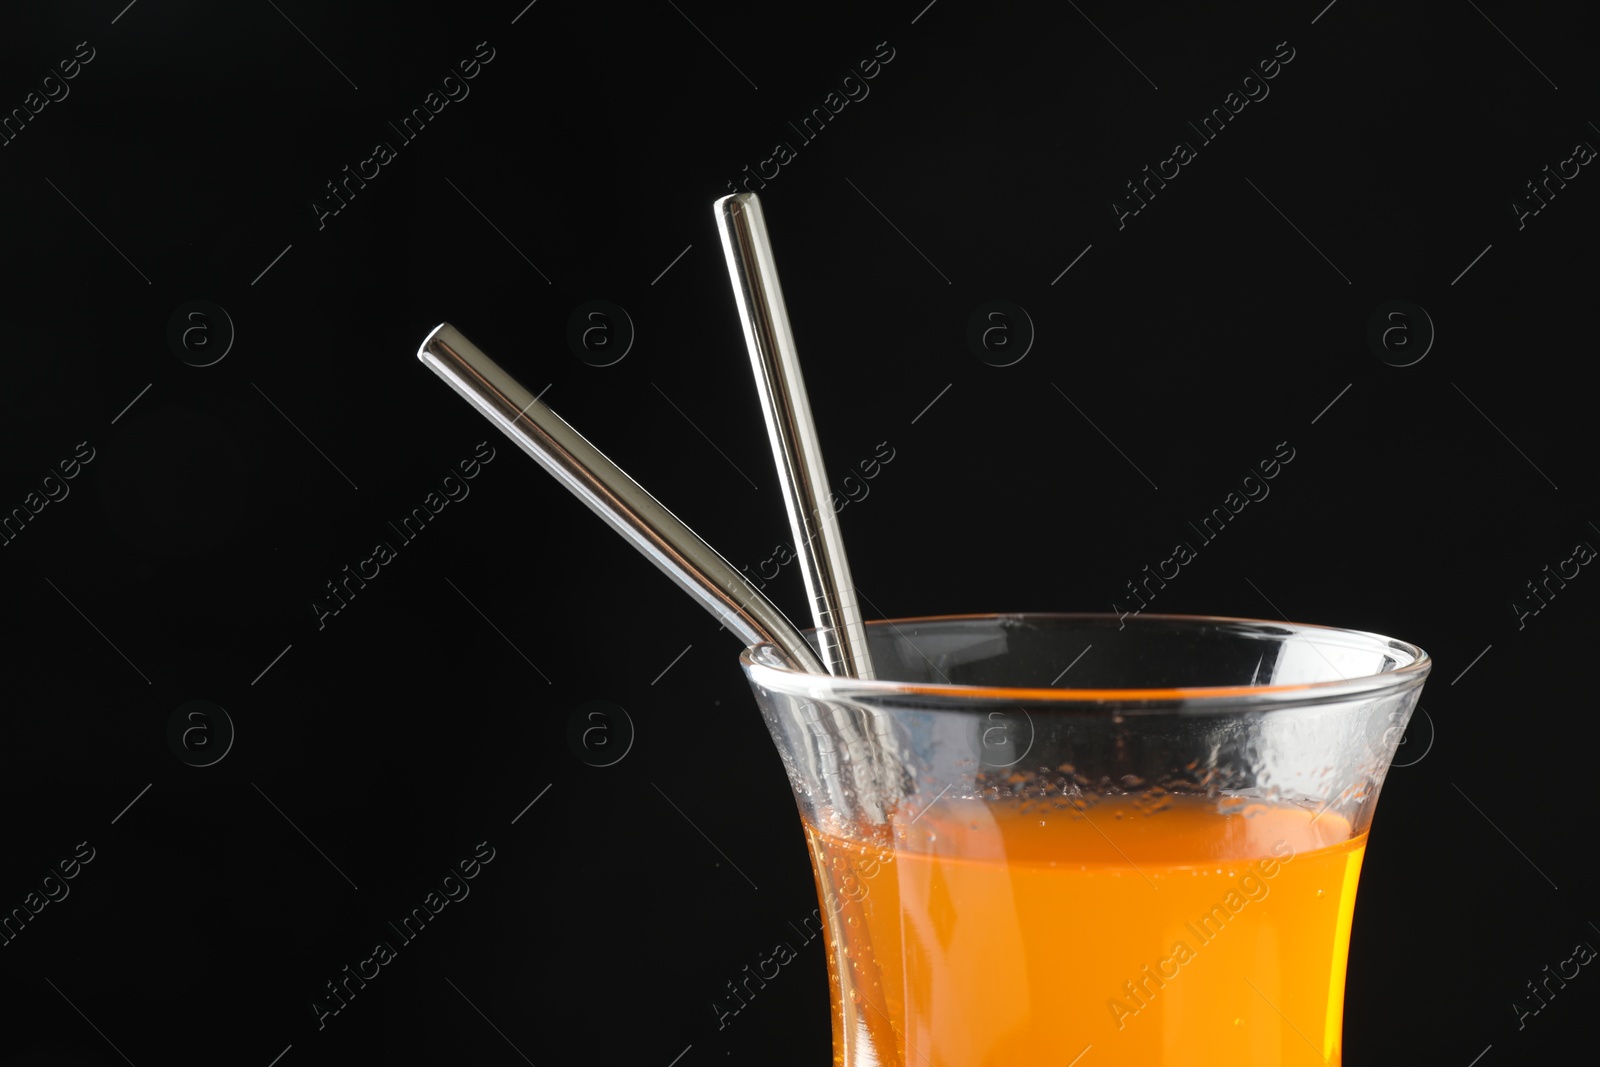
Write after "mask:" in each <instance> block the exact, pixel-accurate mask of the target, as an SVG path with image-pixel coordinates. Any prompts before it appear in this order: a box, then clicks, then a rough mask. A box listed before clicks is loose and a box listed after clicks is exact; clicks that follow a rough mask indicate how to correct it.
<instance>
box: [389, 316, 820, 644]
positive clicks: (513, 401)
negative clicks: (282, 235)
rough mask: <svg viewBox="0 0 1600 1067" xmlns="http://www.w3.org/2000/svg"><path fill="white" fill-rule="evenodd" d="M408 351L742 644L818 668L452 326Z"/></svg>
mask: <svg viewBox="0 0 1600 1067" xmlns="http://www.w3.org/2000/svg"><path fill="white" fill-rule="evenodd" d="M417 358H418V359H420V360H422V362H424V363H426V364H427V365H428V367H429V368H430V369H432V370H433V372H434V373H435V374H437V375H438V376H439V377H441V378H443V379H444V380H445V382H446V383H447V384H448V385H449V386H450V387H451V388H453V389H454V390H455V391H456V392H458V393H460V394H461V395H462V396H463V397H465V398H466V400H467V402H468V403H470V404H471V405H472V406H473V407H475V408H477V409H478V410H479V411H480V412H481V413H482V414H483V415H484V416H485V417H487V418H488V419H489V421H490V422H493V423H494V424H495V425H496V426H498V427H500V429H501V430H502V431H503V432H504V433H505V435H506V436H507V437H509V438H511V440H512V441H513V442H515V443H516V444H517V445H518V446H519V447H520V448H521V449H522V450H523V451H524V452H526V453H527V454H528V455H530V456H532V457H533V458H534V460H535V461H537V462H538V464H539V465H540V466H541V467H543V468H544V469H545V470H547V471H549V472H550V473H551V474H552V475H554V476H555V478H556V480H557V481H559V482H561V484H563V485H565V486H566V487H567V488H568V489H570V490H571V491H572V493H573V495H574V496H576V497H577V498H578V499H579V500H582V501H583V502H584V503H585V504H587V505H589V509H590V510H591V511H593V512H594V513H595V514H596V515H599V516H600V517H601V518H602V519H604V520H606V522H607V523H609V524H610V525H611V526H612V528H614V529H615V530H616V531H617V532H618V533H620V534H622V536H623V537H625V538H627V539H628V540H629V541H630V542H632V544H633V546H634V547H635V548H637V549H638V550H639V551H640V552H642V553H644V555H645V556H646V557H647V558H648V559H649V560H650V562H652V563H654V564H655V565H656V566H657V567H659V568H660V569H661V571H662V572H663V573H664V574H666V576H667V577H669V578H671V579H672V580H673V581H675V582H677V583H678V585H679V586H681V587H682V588H683V589H684V590H685V591H686V592H687V593H689V595H690V596H692V597H694V598H695V600H697V601H699V603H700V604H701V606H703V607H704V608H705V609H706V610H708V611H710V612H711V613H712V614H713V615H716V616H717V617H718V618H720V619H721V620H722V622H723V625H725V626H727V627H728V629H730V630H732V631H733V632H734V633H736V634H738V635H739V637H740V638H742V639H743V640H744V642H745V644H746V645H757V644H761V643H768V644H771V645H774V646H776V647H777V648H778V649H779V650H780V651H782V652H783V653H784V655H786V656H787V657H788V658H789V660H790V662H791V663H792V664H793V665H795V666H796V667H798V668H799V669H801V670H804V671H806V672H808V673H811V674H822V673H823V665H822V662H821V661H820V660H819V659H818V658H817V656H816V654H815V653H814V652H812V650H811V646H810V645H808V644H806V640H805V638H804V637H802V636H801V635H800V632H799V631H798V630H796V629H795V628H794V626H793V624H791V623H790V622H789V620H788V619H787V618H785V617H784V615H783V612H781V611H779V610H778V609H777V607H776V606H775V605H774V604H773V603H772V601H770V600H768V599H767V598H766V597H765V596H764V595H762V593H761V591H760V590H758V589H757V588H756V587H755V586H753V585H751V584H750V583H749V582H748V581H746V580H745V578H744V575H742V574H740V573H739V571H738V569H737V568H736V567H734V566H732V565H731V564H730V563H728V561H727V560H725V559H723V558H722V556H721V555H719V554H718V553H717V550H716V549H714V548H712V547H711V546H710V545H708V544H707V543H706V542H705V541H703V540H701V538H700V536H699V535H698V534H696V533H695V532H694V531H693V530H691V529H689V527H687V526H685V525H684V524H683V523H682V522H680V521H679V520H678V518H677V516H675V515H673V514H672V512H670V511H668V510H667V509H666V508H665V507H663V506H662V505H661V503H660V502H659V501H657V500H656V498H655V497H653V496H651V495H650V494H649V493H647V492H646V491H645V490H644V487H643V486H641V485H640V484H639V483H638V482H636V481H634V480H633V479H632V478H630V477H628V475H627V474H626V473H624V472H623V470H622V469H621V468H620V467H618V466H617V465H616V464H615V463H612V462H611V461H610V460H609V459H607V458H606V457H605V456H604V455H603V454H602V453H601V452H600V450H599V449H597V448H595V447H594V446H593V445H591V444H590V443H589V442H588V441H586V440H584V438H583V435H582V434H580V433H578V431H577V430H574V429H573V428H572V427H571V426H569V425H568V424H567V422H566V421H565V420H564V419H562V418H561V416H559V415H557V414H556V413H555V412H553V411H551V410H550V409H549V408H548V407H546V406H545V405H544V404H541V403H540V402H539V401H538V400H537V399H536V398H535V397H534V395H533V394H532V393H530V392H528V390H527V389H525V388H524V387H523V386H522V384H521V383H520V382H518V381H517V380H516V379H515V378H513V377H511V375H510V374H507V373H506V372H505V370H504V369H502V368H501V367H500V365H499V364H497V363H495V361H494V360H492V359H490V358H489V357H488V356H486V355H484V353H483V351H482V350H481V349H479V348H478V347H477V346H476V345H474V344H473V343H472V342H471V341H469V340H467V339H466V338H465V337H463V336H462V335H461V332H460V331H459V330H457V329H456V328H455V327H454V326H451V325H450V324H449V323H448V322H445V323H440V324H439V325H438V326H437V327H435V329H434V331H433V332H432V333H430V334H429V335H428V338H427V340H425V341H424V342H422V347H420V348H419V349H417Z"/></svg>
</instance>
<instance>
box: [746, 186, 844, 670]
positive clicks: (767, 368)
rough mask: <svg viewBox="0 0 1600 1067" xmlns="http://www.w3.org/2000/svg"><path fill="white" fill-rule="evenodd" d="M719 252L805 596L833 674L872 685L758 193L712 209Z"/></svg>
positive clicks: (797, 357) (834, 517)
mask: <svg viewBox="0 0 1600 1067" xmlns="http://www.w3.org/2000/svg"><path fill="white" fill-rule="evenodd" d="M715 212H716V217H717V228H718V231H719V232H720V233H721V234H722V251H723V254H724V255H725V256H726V257H727V261H728V275H729V277H730V279H731V280H732V282H733V292H734V298H735V300H736V301H737V303H738V305H739V321H740V322H741V323H743V325H744V340H745V345H746V347H747V348H749V350H750V364H751V367H752V368H753V369H754V371H755V378H756V389H757V391H758V392H759V393H760V395H761V410H762V414H763V415H764V416H765V417H766V422H767V437H768V439H769V440H770V441H771V444H772V456H773V459H774V460H775V461H776V463H777V467H778V478H779V480H780V481H781V482H782V484H783V502H784V505H785V507H787V508H788V511H789V529H790V532H792V533H793V534H794V539H795V544H796V545H797V546H798V548H797V553H798V555H799V556H800V559H801V560H802V562H803V565H804V569H803V571H802V574H803V576H804V578H805V583H806V593H807V595H808V596H809V597H810V598H811V615H812V618H813V619H814V620H815V622H816V624H817V633H818V637H819V638H820V643H821V647H822V661H823V663H825V664H826V665H827V668H828V673H829V674H832V675H835V676H842V677H848V678H872V677H873V676H874V675H873V670H872V659H871V657H870V656H869V655H868V653H867V636H866V631H865V630H864V629H863V627H862V625H861V609H860V608H859V607H858V606H857V604H856V587H855V585H854V584H852V583H851V581H850V564H849V562H848V561H847V560H846V558H845V552H844V536H843V534H841V533H840V530H839V519H838V516H837V515H836V514H835V513H834V510H833V502H832V499H831V497H830V494H829V493H828V476H827V472H826V470H825V469H824V467H823V464H822V448H821V446H820V444H819V443H818V441H817V427H816V424H815V423H814V422H813V421H812V418H811V403H810V401H809V400H808V399H807V397H806V385H805V379H804V378H803V377H802V376H801V374H800V359H799V355H798V354H797V353H796V351H795V344H794V333H793V332H792V331H791V330H790V329H789V312H788V310H787V309H786V308H785V307H784V303H783V291H782V289H780V288H779V286H778V267H777V264H776V262H775V261H774V260H773V257H772V241H771V239H770V238H769V237H768V236H767V224H766V220H765V218H764V217H763V216H762V213H761V201H760V199H759V198H758V197H757V196H756V195H755V194H754V193H736V194H734V195H733V196H725V197H723V198H722V199H720V200H718V201H717V202H716V205H715Z"/></svg>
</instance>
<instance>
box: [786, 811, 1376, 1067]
mask: <svg viewBox="0 0 1600 1067" xmlns="http://www.w3.org/2000/svg"><path fill="white" fill-rule="evenodd" d="M1129 799H1130V800H1133V799H1135V798H1129ZM1169 804H1170V807H1168V808H1166V809H1165V810H1162V811H1158V812H1155V813H1152V814H1146V813H1142V812H1137V811H1135V810H1133V808H1132V807H1131V805H1130V804H1124V805H1122V806H1121V807H1120V808H1119V805H1118V804H1117V803H1116V802H1115V801H1114V800H1112V799H1106V800H1103V801H1102V802H1101V803H1099V804H1096V805H1095V806H1094V807H1093V808H1090V809H1087V810H1084V811H1081V812H1080V811H1077V810H1074V809H1073V808H1072V807H1070V806H1066V805H1063V806H1062V807H1059V808H1057V807H1052V806H1049V805H1045V804H1041V803H1039V802H1037V801H1030V802H1020V801H1019V802H1015V803H1011V802H1007V803H1002V804H996V803H991V802H986V801H980V800H958V801H951V800H949V799H948V798H946V799H943V800H941V801H939V802H938V803H936V804H934V805H932V806H931V808H930V809H929V810H927V811H926V812H924V813H923V814H922V815H920V816H918V817H916V820H915V821H914V822H910V823H909V825H903V826H897V827H896V834H895V837H896V840H895V841H894V843H893V845H892V846H891V847H889V848H887V849H883V848H877V847H872V846H869V845H865V844H863V843H861V842H859V841H852V840H850V839H847V838H845V837H841V836H835V835H831V834H827V833H823V832H822V831H821V830H818V829H817V828H816V827H815V826H812V825H808V826H807V835H808V838H809V840H810V844H811V850H812V860H813V863H814V865H815V868H816V870H818V871H819V872H825V876H824V877H822V878H820V879H819V893H820V896H821V898H822V900H823V902H824V904H825V906H824V908H823V911H824V914H825V916H826V923H827V930H828V935H829V938H830V939H831V940H832V941H833V942H834V943H835V944H834V946H833V951H832V952H830V953H829V960H830V968H829V970H830V973H829V984H830V986H831V989H832V994H833V1014H834V1026H835V1042H834V1044H835V1047H836V1048H843V1047H844V1041H843V1040H841V1039H842V1038H843V1037H844V1036H845V1035H846V1034H848V1033H851V1032H853V1031H861V1030H865V1031H868V1032H870V1033H871V1035H872V1038H873V1040H872V1042H871V1044H872V1045H873V1047H875V1048H877V1049H879V1050H883V1049H889V1048H892V1049H893V1050H894V1051H895V1054H896V1056H897V1057H898V1058H897V1059H896V1060H895V1061H894V1062H895V1063H897V1064H905V1065H907V1067H911V1065H913V1064H919V1063H920V1064H926V1065H928V1067H947V1065H948V1067H978V1065H982V1064H1014V1063H1050V1064H1058V1065H1060V1067H1065V1064H1066V1063H1067V1062H1068V1061H1070V1060H1071V1059H1072V1057H1074V1056H1076V1055H1078V1054H1079V1052H1080V1051H1083V1050H1085V1049H1086V1048H1087V1049H1090V1050H1091V1052H1090V1055H1092V1056H1093V1057H1094V1059H1093V1062H1094V1063H1100V1064H1108V1063H1109V1064H1138V1065H1156V1064H1179V1063H1181V1064H1184V1065H1186V1067H1204V1065H1210V1064H1216V1065H1218V1067H1223V1065H1226V1067H1240V1065H1246V1064H1248V1065H1251V1067H1267V1065H1277V1064H1284V1065H1289V1064H1338V1063H1339V1039H1340V1020H1341V1009H1342V1005H1343V998H1344V975H1345V956H1346V952H1347V949H1348V946H1349V936H1350V920H1351V913H1352V909H1353V907H1354V905H1355V889H1356V878H1357V876H1358V874H1359V873H1360V870H1361V857H1362V852H1363V849H1364V847H1365V844H1366V835H1365V834H1360V835H1356V836H1354V837H1352V836H1351V834H1350V827H1349V825H1348V824H1347V823H1346V822H1345V821H1344V819H1342V818H1341V817H1339V816H1337V815H1335V814H1332V813H1328V814H1324V815H1322V816H1320V817H1315V818H1314V814H1313V813H1312V812H1310V811H1307V810H1305V809H1302V808H1298V807H1288V806H1276V807H1274V806H1268V805H1264V804H1254V805H1248V806H1247V805H1240V804H1235V805H1233V808H1234V810H1233V813H1229V814H1224V813H1223V812H1221V811H1219V804H1218V800H1217V799H1208V798H1205V797H1174V798H1171V799H1170V801H1169ZM1313 820H1314V821H1313ZM835 960H839V961H843V963H844V965H845V966H844V967H843V968H842V969H841V968H840V967H836V966H832V965H831V964H832V962H833V961H835ZM861 1043H862V1044H865V1042H861ZM836 1062H838V1063H841V1064H842V1063H843V1062H844V1061H843V1059H842V1057H837V1058H836ZM1084 1062H1085V1063H1086V1064H1087V1063H1089V1062H1090V1061H1089V1058H1088V1056H1085V1059H1084Z"/></svg>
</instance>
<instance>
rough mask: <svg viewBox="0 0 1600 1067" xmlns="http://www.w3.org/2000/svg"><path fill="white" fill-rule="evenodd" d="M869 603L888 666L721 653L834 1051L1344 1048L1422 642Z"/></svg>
mask: <svg viewBox="0 0 1600 1067" xmlns="http://www.w3.org/2000/svg"><path fill="white" fill-rule="evenodd" d="M866 631H867V635H868V636H867V640H868V646H869V649H870V651H871V656H872V660H873V663H874V665H875V668H876V672H877V676H878V678H877V680H872V681H863V680H859V679H852V678H835V677H828V676H825V675H815V674H807V673H803V672H800V671H796V670H794V669H793V668H791V667H789V666H787V665H786V661H785V660H784V659H783V657H782V656H781V655H780V654H779V653H778V652H777V650H775V649H774V648H772V647H771V646H767V645H758V646H756V647H754V648H749V649H746V650H745V652H744V654H743V655H742V656H741V658H740V661H741V664H742V665H743V668H744V670H745V674H746V677H747V678H748V680H749V682H750V685H751V688H752V689H753V691H754V692H755V696H756V700H757V702H758V703H759V704H760V707H761V711H762V714H763V716H764V717H765V719H766V722H767V725H768V727H769V729H770V730H771V732H772V737H773V740H774V741H775V742H776V744H777V747H778V751H779V754H780V755H781V756H782V759H783V764H784V767H785V768H786V770H787V772H788V776H789V781H790V784H791V785H792V787H793V789H794V795H795V800H796V802H797V803H798V805H799V809H800V817H801V820H802V822H803V824H804V828H805V833H806V837H807V841H808V843H809V847H810V852H811V860H812V867H813V872H814V874H815V877H816V884H817V894H818V897H819V899H820V901H821V905H822V907H821V911H822V914H823V921H824V926H825V929H826V933H827V945H828V949H827V963H828V982H829V986H830V989H831V1001H832V1014H833V1046H834V1062H835V1064H837V1065H839V1067H869V1065H883V1067H887V1065H891V1064H892V1065H905V1067H913V1065H923V1067H983V1065H999V1064H1007V1065H1012V1064H1056V1065H1059V1067H1067V1065H1068V1064H1081V1067H1097V1065H1100V1064H1115V1065H1140V1067H1151V1065H1160V1064H1179V1063H1181V1064H1183V1065H1185V1067H1202V1065H1208V1064H1217V1065H1222V1064H1226V1065H1228V1067H1275V1065H1299V1064H1307V1065H1310V1064H1321V1065H1327V1064H1338V1063H1339V1062H1340V1036H1341V1035H1340V1028H1341V1022H1342V1014H1343V1006H1344V980H1345V962H1346V957H1347V955H1348V949H1349V938H1350V922H1351V916H1352V912H1353V909H1354V906H1355V893H1356V882H1357V878H1358V876H1359V874H1360V870H1361V859H1362V855H1363V852H1364V849H1365V846H1366V842H1367V835H1368V833H1369V831H1370V828H1371V825H1372V815H1373V809H1374V807H1375V806H1376V804H1377V801H1378V792H1379V788H1380V787H1381V785H1382V783H1383V779H1384V776H1385V774H1386V773H1387V771H1388V768H1389V764H1390V761H1391V759H1392V758H1393V756H1394V753H1395V750H1396V747H1397V746H1398V745H1399V743H1400V740H1401V736H1402V735H1403V733H1404V730H1405V725H1406V722H1407V720H1408V718H1409V717H1410V715H1411V712H1412V709H1413V708H1414V707H1415V705H1416V702H1417V699H1418V696H1419V695H1420V693H1421V689H1422V684H1423V681H1424V679H1425V678H1426V677H1427V674H1428V671H1429V669H1430V667H1431V665H1432V664H1431V661H1430V660H1429V658H1428V656H1427V655H1426V653H1424V652H1423V651H1422V650H1421V649H1419V648H1417V647H1415V646H1414V645H1409V644H1406V643H1404V642H1401V641H1396V640H1392V639H1390V638H1386V637H1380V636H1378V635H1376V634H1370V633H1364V632H1359V631H1354V630H1342V629H1332V628H1328V627H1321V626H1308V625H1301V624H1294V623H1277V622H1266V621H1259V620H1246V619H1227V618H1209V617H1186V616H1160V615H1139V616H1135V617H1131V618H1120V617H1118V616H1113V615H1044V614H1037V615H1035V614H1018V615H973V616H947V617H940V618H921V619H902V620H892V621H879V622H873V623H869V624H868V625H867V627H866ZM1075 1057H1079V1058H1078V1059H1075Z"/></svg>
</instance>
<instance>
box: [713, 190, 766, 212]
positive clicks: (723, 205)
mask: <svg viewBox="0 0 1600 1067" xmlns="http://www.w3.org/2000/svg"><path fill="white" fill-rule="evenodd" d="M745 207H754V208H757V209H759V208H760V207H761V198H760V197H759V196H757V195H756V194H755V193H729V194H728V195H727V196H723V197H718V198H717V202H716V203H715V204H714V205H712V208H713V210H714V211H715V212H716V213H717V214H718V215H731V214H734V213H735V212H737V211H738V210H739V209H740V208H745Z"/></svg>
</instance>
